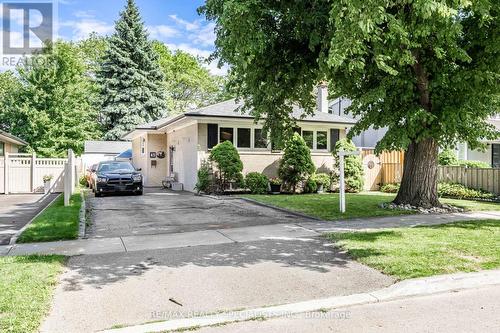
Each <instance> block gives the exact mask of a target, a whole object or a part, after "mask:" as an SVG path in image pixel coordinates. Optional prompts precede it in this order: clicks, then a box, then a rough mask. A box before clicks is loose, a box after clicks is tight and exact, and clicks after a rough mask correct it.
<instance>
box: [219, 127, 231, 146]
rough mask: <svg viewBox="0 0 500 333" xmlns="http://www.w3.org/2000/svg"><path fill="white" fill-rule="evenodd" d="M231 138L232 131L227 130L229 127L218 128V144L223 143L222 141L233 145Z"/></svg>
mask: <svg viewBox="0 0 500 333" xmlns="http://www.w3.org/2000/svg"><path fill="white" fill-rule="evenodd" d="M233 136H234V129H233V128H229V127H221V128H220V136H219V139H220V140H219V142H221V143H222V142H224V141H231V143H233V144H234V141H233Z"/></svg>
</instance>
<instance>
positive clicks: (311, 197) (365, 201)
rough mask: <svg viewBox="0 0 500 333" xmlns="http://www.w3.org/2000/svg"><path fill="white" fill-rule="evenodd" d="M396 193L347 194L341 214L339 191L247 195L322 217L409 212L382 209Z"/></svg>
mask: <svg viewBox="0 0 500 333" xmlns="http://www.w3.org/2000/svg"><path fill="white" fill-rule="evenodd" d="M394 196H395V195H394V194H388V193H381V192H370V193H361V194H350V193H348V194H346V213H345V214H340V210H339V195H338V194H337V193H334V194H304V195H244V196H243V197H246V198H249V199H253V200H256V201H259V202H262V203H266V204H270V205H273V206H277V207H281V208H286V209H289V210H292V211H297V212H300V213H304V214H306V215H310V216H314V217H318V218H320V219H322V220H336V219H350V218H356V217H377V216H394V215H403V214H409V213H411V212H407V211H398V210H389V209H382V208H380V207H379V204H380V203H383V202H390V201H392V200H393V199H394ZM441 201H442V202H443V203H447V204H452V205H455V206H458V207H462V208H465V209H467V210H500V204H498V203H488V202H477V201H468V200H455V199H442V200H441Z"/></svg>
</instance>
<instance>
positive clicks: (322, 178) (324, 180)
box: [311, 173, 332, 191]
mask: <svg viewBox="0 0 500 333" xmlns="http://www.w3.org/2000/svg"><path fill="white" fill-rule="evenodd" d="M311 179H312V180H314V181H315V182H316V184H317V185H318V188H319V187H320V186H323V190H324V191H327V190H329V189H330V184H331V182H332V180H331V177H330V175H328V174H326V173H317V174H314V175H312V176H311Z"/></svg>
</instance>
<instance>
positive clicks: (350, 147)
mask: <svg viewBox="0 0 500 333" xmlns="http://www.w3.org/2000/svg"><path fill="white" fill-rule="evenodd" d="M339 151H356V146H355V145H354V143H352V141H350V140H347V139H342V140H339V141H338V142H337V144H336V145H335V149H334V150H333V156H334V157H335V167H336V169H337V174H336V177H335V180H336V181H337V182H338V181H339V173H338V172H339V169H340V158H338V156H337V153H338V152H339ZM344 161H345V167H344V179H345V190H346V192H351V193H358V192H361V191H362V190H363V185H364V178H363V164H362V163H361V158H360V157H359V156H345V157H344Z"/></svg>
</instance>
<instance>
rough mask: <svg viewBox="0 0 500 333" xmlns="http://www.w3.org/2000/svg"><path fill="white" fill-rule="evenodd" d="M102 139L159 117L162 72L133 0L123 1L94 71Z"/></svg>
mask: <svg viewBox="0 0 500 333" xmlns="http://www.w3.org/2000/svg"><path fill="white" fill-rule="evenodd" d="M98 77H99V81H100V83H101V86H102V91H101V94H102V96H103V105H102V117H103V119H102V121H103V124H104V129H105V131H106V132H107V133H106V135H105V139H107V140H119V139H120V138H121V137H122V136H123V135H124V134H125V133H126V132H128V131H130V130H132V129H134V128H135V126H136V125H138V124H141V123H144V122H149V121H153V120H156V119H159V118H161V117H162V116H163V115H164V114H165V109H166V101H165V97H164V94H163V90H162V82H163V73H162V71H161V69H160V68H159V66H158V59H157V55H156V53H155V52H154V51H153V47H152V43H151V42H150V41H149V40H148V34H147V32H146V29H145V28H144V23H143V22H142V20H141V17H140V13H139V9H138V8H137V5H136V4H135V2H134V0H127V6H126V8H125V10H124V11H123V12H122V13H120V19H119V20H118V21H117V22H116V26H115V33H114V34H113V35H112V36H111V37H110V39H109V47H108V50H107V52H106V55H105V59H104V63H103V65H102V68H101V70H100V71H99V73H98Z"/></svg>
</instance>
